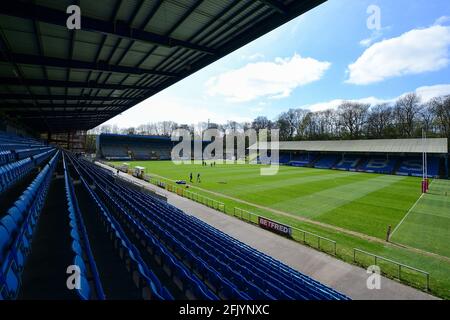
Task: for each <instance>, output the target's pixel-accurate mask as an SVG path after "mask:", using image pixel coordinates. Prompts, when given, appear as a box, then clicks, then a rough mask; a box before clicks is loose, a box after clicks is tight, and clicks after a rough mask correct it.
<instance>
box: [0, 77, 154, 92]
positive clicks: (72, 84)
mask: <svg viewBox="0 0 450 320" xmlns="http://www.w3.org/2000/svg"><path fill="white" fill-rule="evenodd" d="M0 85H6V86H22V85H27V86H30V87H56V88H86V89H104V90H127V89H133V90H149V89H151V88H150V87H147V86H139V85H129V84H108V83H106V84H101V83H98V82H96V81H87V82H82V81H80V82H77V81H60V80H44V79H42V80H38V79H23V80H20V79H18V78H7V77H6V78H5V77H0Z"/></svg>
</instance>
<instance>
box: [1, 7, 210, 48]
mask: <svg viewBox="0 0 450 320" xmlns="http://www.w3.org/2000/svg"><path fill="white" fill-rule="evenodd" d="M0 13H1V14H5V15H9V16H14V17H18V18H25V19H32V20H38V21H41V22H45V23H49V24H55V25H59V26H63V27H66V21H67V18H68V15H67V14H66V13H65V12H63V11H60V10H55V9H52V8H48V7H44V6H39V5H34V4H32V3H23V2H18V1H8V2H5V1H1V2H0ZM81 28H82V30H88V31H92V32H97V33H103V34H107V35H112V36H117V37H120V38H126V39H130V40H139V41H143V42H149V43H152V44H156V45H160V46H165V47H169V48H172V47H182V48H186V49H190V50H194V51H200V52H204V53H207V54H210V55H214V54H215V53H216V52H215V51H214V50H213V49H211V48H207V47H204V46H200V45H197V44H194V43H190V42H187V41H183V40H179V39H175V38H171V37H166V36H162V35H159V34H157V33H153V32H148V31H144V30H139V29H135V28H130V27H129V26H128V25H127V24H125V23H124V22H121V21H116V22H109V21H104V20H99V19H94V18H90V17H86V16H83V17H82V20H81Z"/></svg>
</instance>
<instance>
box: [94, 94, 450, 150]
mask: <svg viewBox="0 0 450 320" xmlns="http://www.w3.org/2000/svg"><path fill="white" fill-rule="evenodd" d="M180 127H183V128H185V129H188V130H190V131H191V132H192V133H197V134H198V133H200V132H202V131H203V130H205V129H207V128H217V129H219V130H223V131H226V130H228V131H232V132H240V131H244V130H246V129H249V128H252V129H255V130H256V131H259V130H260V129H279V137H280V140H282V141H288V140H337V139H386V138H419V137H421V136H422V130H425V131H426V133H427V135H428V137H449V136H450V95H449V96H442V97H436V98H434V99H432V100H430V101H428V102H426V103H422V102H421V98H420V96H419V95H417V94H416V93H410V94H406V95H404V96H402V97H400V98H399V99H397V100H396V101H395V102H392V103H383V104H377V105H370V104H365V103H359V102H350V101H344V102H342V103H341V104H340V105H338V106H337V107H336V108H333V109H328V110H324V111H315V112H314V111H310V110H306V109H302V108H298V109H295V108H293V109H289V110H288V111H286V112H283V113H281V114H279V115H278V116H277V117H276V118H275V119H273V120H270V119H268V118H267V117H265V116H258V117H256V118H255V119H254V120H253V121H252V122H243V123H239V122H236V121H228V122H227V123H225V124H214V123H206V122H199V123H197V124H196V125H179V124H177V123H175V122H173V121H162V122H155V123H148V124H144V125H140V126H138V127H132V128H119V127H117V126H111V125H102V126H99V127H97V128H95V129H93V130H91V132H90V133H91V134H99V133H121V134H145V135H161V136H170V135H171V134H172V132H173V131H174V130H175V129H177V128H180Z"/></svg>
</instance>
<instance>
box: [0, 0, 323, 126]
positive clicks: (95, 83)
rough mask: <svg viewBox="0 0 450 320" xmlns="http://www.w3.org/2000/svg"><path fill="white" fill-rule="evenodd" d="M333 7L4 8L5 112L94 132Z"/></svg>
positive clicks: (149, 4) (142, 0)
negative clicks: (76, 12)
mask: <svg viewBox="0 0 450 320" xmlns="http://www.w3.org/2000/svg"><path fill="white" fill-rule="evenodd" d="M325 1H326V0H227V1H226V0H165V1H159V0H153V1H149V0H134V1H130V0H96V1H91V0H89V1H88V0H79V1H67V0H34V1H31V0H30V1H24V0H21V1H17V0H14V1H1V2H0V51H1V55H0V114H4V115H6V116H8V117H11V118H15V119H18V120H19V121H21V122H23V123H24V124H25V125H27V126H28V127H30V128H31V129H34V130H36V131H40V132H45V131H51V132H65V131H71V130H87V129H91V128H93V127H95V126H97V125H99V124H101V123H103V122H104V121H106V120H108V119H110V118H112V117H114V116H116V115H118V114H120V113H121V112H123V111H125V110H127V109H129V108H131V107H132V106H134V105H136V104H137V103H139V102H141V101H142V100H144V99H146V98H148V97H150V96H152V95H154V94H155V93H157V92H159V91H161V90H163V89H165V88H167V87H169V86H170V85H172V84H174V83H176V82H178V81H180V80H181V79H183V78H185V77H187V76H188V75H190V74H192V73H194V72H196V71H197V70H199V69H201V68H203V67H205V66H207V65H209V64H211V63H212V62H214V61H216V60H217V59H219V58H221V57H223V56H225V55H227V54H228V53H230V52H232V51H234V50H236V49H238V48H240V47H242V46H243V45H245V44H247V43H249V42H250V41H252V40H254V39H256V38H258V37H260V36H262V35H264V34H265V33H267V32H269V31H271V30H273V29H275V28H276V27H278V26H280V25H282V24H284V23H285V22H287V21H289V20H291V19H293V18H295V17H297V16H299V15H301V14H302V13H305V12H307V11H309V10H310V9H312V8H314V7H315V6H317V5H319V4H321V3H323V2H325ZM72 4H78V5H79V6H80V8H81V30H69V29H68V28H67V27H66V22H67V19H68V17H69V16H70V14H68V13H66V9H67V7H68V6H69V5H72Z"/></svg>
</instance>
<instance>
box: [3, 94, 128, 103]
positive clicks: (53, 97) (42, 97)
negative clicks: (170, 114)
mask: <svg viewBox="0 0 450 320" xmlns="http://www.w3.org/2000/svg"><path fill="white" fill-rule="evenodd" d="M2 99H3V100H6V99H14V100H84V101H117V100H127V101H130V102H134V101H135V100H137V98H129V97H114V96H112V97H109V96H108V97H101V96H95V97H92V96H89V95H84V96H82V95H74V96H71V95H69V96H66V95H51V94H41V95H39V94H34V95H32V96H31V95H29V94H21V93H0V100H2Z"/></svg>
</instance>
